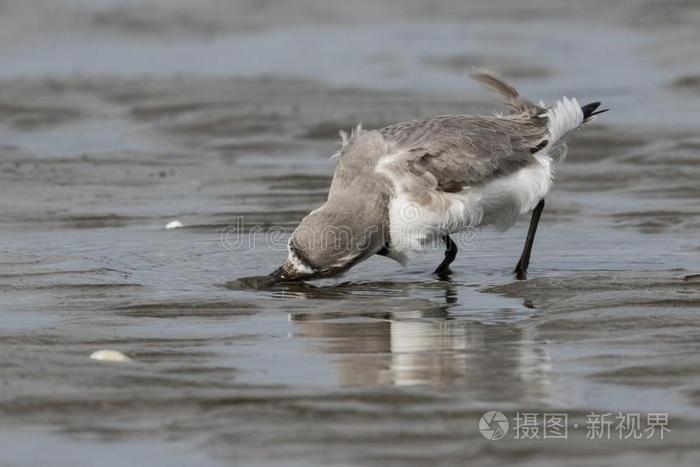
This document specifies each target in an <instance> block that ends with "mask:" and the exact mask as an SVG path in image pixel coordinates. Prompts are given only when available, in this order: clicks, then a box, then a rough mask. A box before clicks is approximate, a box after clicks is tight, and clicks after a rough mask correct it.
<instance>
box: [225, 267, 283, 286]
mask: <svg viewBox="0 0 700 467" xmlns="http://www.w3.org/2000/svg"><path fill="white" fill-rule="evenodd" d="M283 280H285V277H284V271H283V270H282V268H278V269H276V270H274V271H273V272H272V273H270V274H268V275H267V276H253V277H242V278H240V279H236V280H235V281H233V282H229V283H228V284H226V287H228V288H231V289H257V290H261V289H268V288H270V287H272V286H273V285H275V284H277V283H278V282H281V281H283Z"/></svg>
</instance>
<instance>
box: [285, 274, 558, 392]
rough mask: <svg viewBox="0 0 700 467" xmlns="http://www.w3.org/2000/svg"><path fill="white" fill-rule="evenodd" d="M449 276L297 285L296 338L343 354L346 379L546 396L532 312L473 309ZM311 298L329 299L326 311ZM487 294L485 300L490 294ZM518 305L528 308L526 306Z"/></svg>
mask: <svg viewBox="0 0 700 467" xmlns="http://www.w3.org/2000/svg"><path fill="white" fill-rule="evenodd" d="M465 291H466V292H468V293H471V294H473V296H474V297H475V298H477V299H478V297H479V295H480V292H478V290H476V289H475V288H471V289H470V288H469V287H465V286H464V285H459V284H454V283H452V282H449V281H436V282H431V283H397V282H372V283H344V284H340V285H337V286H328V287H319V286H313V285H309V284H304V285H296V286H294V287H290V288H288V289H285V290H284V291H282V292H281V293H282V294H283V295H284V296H286V297H287V298H298V299H302V300H290V301H289V302H288V303H289V311H290V321H291V322H292V323H293V326H294V335H295V337H301V338H304V339H307V340H308V341H309V342H310V345H311V346H312V348H313V349H314V350H318V351H321V352H324V353H327V354H330V355H332V356H333V357H334V361H335V363H336V367H337V372H338V379H339V384H341V385H345V386H405V385H429V386H459V387H465V388H467V389H468V390H469V391H470V392H471V393H472V397H474V398H476V399H482V400H498V399H500V400H510V401H525V400H528V401H533V400H536V401H547V400H549V399H550V386H551V381H550V361H549V357H548V356H547V354H546V351H545V347H544V343H543V342H541V341H540V340H538V339H537V338H536V335H535V332H536V331H534V330H532V329H531V327H530V326H528V325H527V320H526V319H522V320H520V321H515V322H512V321H513V320H511V322H507V321H505V320H501V321H499V320H498V319H494V317H497V316H499V313H500V314H501V315H502V314H503V313H504V312H506V311H509V312H511V313H513V311H512V310H505V311H504V310H494V311H493V312H490V311H489V310H484V309H472V311H471V312H470V311H469V309H468V307H467V306H465V305H463V304H460V299H459V297H458V295H459V293H460V292H465ZM309 300H313V301H315V300H320V301H324V303H323V305H324V307H325V311H312V312H310V311H309V310H310V309H313V310H318V309H319V308H321V307H320V306H318V305H317V304H313V305H311V304H310V303H309ZM482 303H483V301H482ZM515 313H522V314H526V313H528V310H527V309H526V308H523V309H522V310H517V311H515Z"/></svg>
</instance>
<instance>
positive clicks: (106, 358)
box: [90, 349, 132, 363]
mask: <svg viewBox="0 0 700 467" xmlns="http://www.w3.org/2000/svg"><path fill="white" fill-rule="evenodd" d="M90 358H91V359H93V360H98V361H101V362H120V363H126V362H131V361H132V360H131V359H130V358H129V357H127V356H126V355H124V354H123V353H121V352H120V351H118V350H108V349H103V350H98V351H96V352H93V353H91V354H90Z"/></svg>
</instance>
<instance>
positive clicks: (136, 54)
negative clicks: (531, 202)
mask: <svg viewBox="0 0 700 467" xmlns="http://www.w3.org/2000/svg"><path fill="white" fill-rule="evenodd" d="M370 3H371V2H368V3H367V4H360V5H359V6H357V7H355V8H356V9H350V10H348V7H347V6H346V5H343V6H342V8H341V6H339V5H334V4H333V3H328V4H324V5H325V6H318V5H311V4H304V3H302V6H300V7H299V11H295V12H290V11H288V10H287V9H286V7H284V6H283V5H278V4H275V5H273V6H271V7H269V8H267V9H266V8H262V7H259V6H255V5H252V6H251V5H247V4H242V3H241V4H235V5H234V6H231V5H230V4H229V3H228V2H224V3H219V2H217V1H214V0H208V1H207V3H206V5H207V7H206V8H204V7H201V8H197V9H193V8H192V7H191V6H187V3H186V2H170V3H168V2H166V3H161V2H154V1H145V0H144V1H141V2H119V1H104V2H97V3H92V4H87V3H85V2H80V1H77V0H75V1H68V0H66V1H63V2H52V3H45V4H43V7H44V8H45V9H44V10H43V11H44V12H51V15H50V16H51V17H52V18H53V19H52V21H48V20H45V21H47V22H45V24H44V26H45V27H41V28H33V29H32V30H33V31H34V32H33V33H32V34H28V33H27V32H26V31H25V29H26V28H23V27H22V25H24V26H29V25H33V24H34V23H33V22H35V21H40V20H38V19H37V17H36V16H35V15H34V16H33V15H30V14H29V13H32V12H33V10H32V8H33V7H31V6H27V4H26V3H20V2H15V1H4V2H0V13H1V14H2V19H0V21H2V23H1V25H2V26H3V28H1V29H2V31H3V32H2V34H0V45H1V46H2V49H3V52H4V53H3V54H1V55H0V65H2V66H0V70H1V71H0V77H1V78H2V79H3V80H4V81H3V82H2V83H1V84H2V86H0V199H1V200H2V204H0V206H1V211H2V216H1V217H0V251H1V252H2V254H1V255H0V265H1V268H0V291H1V292H2V297H3V304H2V307H1V308H0V310H1V311H0V322H1V323H2V326H0V369H1V372H0V380H1V381H2V391H0V416H1V417H2V420H3V425H2V428H0V464H2V465H18V464H20V465H21V464H22V463H24V464H41V465H63V464H66V465H67V464H70V465H113V464H114V465H116V464H117V462H119V463H123V462H124V461H126V462H130V463H135V464H143V465H193V464H202V465H226V464H231V463H240V464H246V465H249V464H253V463H255V464H261V465H296V464H299V465H309V464H324V465H327V464H334V465H356V464H364V465H367V464H372V465H386V464H396V465H398V464H400V465H404V464H417V465H425V464H426V463H428V462H432V463H436V462H437V463H440V464H445V465H452V464H455V465H457V464H459V465H462V464H464V463H466V462H470V463H474V464H481V465H502V464H506V463H510V462H515V461H519V462H521V463H526V464H532V465H548V464H551V465H559V464H568V461H567V458H568V457H569V456H576V457H578V458H580V461H579V462H580V463H581V464H584V465H610V464H615V465H627V464H629V465H633V464H634V465H647V464H648V465H659V464H667V463H677V464H687V465H697V463H698V459H699V458H700V452H698V450H697V443H696V440H697V438H698V436H699V435H700V380H699V379H698V374H700V359H698V357H697V354H698V350H699V349H698V342H700V340H699V338H700V318H699V317H698V311H700V289H699V288H698V282H697V281H695V280H684V278H685V277H686V276H688V275H691V274H697V273H698V272H700V261H699V260H698V256H699V255H700V243H699V242H698V238H700V237H699V236H698V233H699V231H700V208H699V207H698V206H699V205H698V196H699V195H700V190H699V189H698V184H697V180H698V179H699V178H700V156H699V152H700V137H698V136H697V134H698V132H697V129H698V126H697V125H698V123H697V122H698V119H697V117H698V116H699V115H698V110H697V109H698V103H699V99H698V98H699V97H700V94H698V88H697V86H695V85H694V84H693V83H694V81H693V77H694V76H698V75H700V61H698V60H697V58H698V57H697V51H693V50H689V49H688V48H686V47H684V46H682V45H678V44H679V42H677V41H676V42H674V40H675V39H678V38H679V37H684V38H686V39H688V38H693V37H695V36H694V34H695V35H697V32H696V31H694V30H693V29H692V27H690V26H692V21H691V20H692V18H695V17H696V16H695V15H696V14H697V8H695V6H694V4H692V3H690V2H689V3H687V4H686V3H683V2H674V3H673V4H672V6H670V7H668V8H667V9H665V10H664V9H659V8H658V5H657V3H655V2H637V1H626V2H619V3H617V4H616V5H615V6H614V7H613V6H610V7H609V8H610V10H609V11H608V12H607V14H606V15H602V14H601V12H600V11H599V10H601V8H600V7H596V6H595V4H594V3H591V4H586V5H583V6H581V5H577V6H576V9H577V10H576V11H575V13H576V14H575V15H569V14H568V13H566V12H563V11H561V10H559V9H558V8H557V7H556V5H554V4H550V3H549V2H546V1H541V2H532V5H531V9H530V10H527V11H528V12H529V13H530V14H527V15H524V14H521V15H519V21H518V22H517V24H513V21H512V18H513V14H514V13H513V12H512V11H510V12H509V10H507V9H506V10H502V9H499V7H498V6H496V5H491V3H493V2H484V3H483V4H481V3H480V2H475V3H474V4H473V5H472V6H471V7H469V8H471V10H470V9H469V8H468V7H463V6H461V3H459V2H444V5H441V7H440V8H437V9H434V10H431V9H425V8H423V7H422V6H421V5H420V3H421V2H416V3H414V2H406V3H405V4H402V5H403V7H402V8H400V10H401V13H400V14H398V16H397V17H396V18H395V20H394V21H392V23H391V24H389V25H383V24H382V25H379V24H377V18H378V17H379V18H381V17H382V16H381V15H382V14H385V13H386V12H387V11H390V10H391V9H392V8H396V5H394V4H392V3H391V2H387V3H386V4H380V5H377V6H375V7H372V8H373V9H370V10H371V11H368V10H367V9H368V8H370ZM41 4H42V2H37V3H36V5H37V8H38V5H41ZM392 5H393V7H392ZM312 7H313V8H312ZM606 8H608V7H607V6H606ZM236 9H239V10H236ZM2 10H5V11H4V12H3V11H2ZM217 12H218V13H217ZM234 13H240V14H234ZM46 14H48V13H46ZM346 14H349V15H351V16H352V19H353V21H354V22H355V23H350V24H347V18H346V16H344V15H346ZM601 16H605V18H602V17H601ZM8 18H13V19H14V23H13V22H11V21H9V20H8ZM241 18H243V19H241ZM246 18H247V19H246ZM319 18H321V19H319ZM415 18H421V20H420V21H416V20H415ZM586 21H590V22H588V23H587V22H586ZM320 22H323V23H324V25H323V26H319V23H320ZM591 22H592V23H591ZM341 23H342V24H341ZM591 24H594V25H595V28H594V29H595V34H590V31H591V29H592V28H591ZM650 25H653V27H651V26H650ZM545 26H546V27H545ZM12 28H14V29H12ZM8 31H9V32H8ZM12 31H14V33H15V35H14V36H13V37H14V39H13V40H12V41H10V40H9V39H6V37H9V36H10V35H11V34H10V32H12ZM86 37H87V38H90V39H91V40H90V41H89V42H86V40H85V38H86ZM407 44H408V47H407V46H406V45H407ZM543 48H546V50H547V51H548V53H547V54H542V50H543ZM309 50H311V51H313V53H309ZM684 51H685V52H684ZM591 64H596V65H595V66H593V65H591ZM467 66H488V67H490V68H494V69H497V70H501V71H503V72H504V73H506V74H508V75H509V76H511V77H512V79H513V80H515V81H516V82H517V83H518V84H520V85H521V87H522V89H523V90H524V91H526V92H527V93H528V94H529V95H532V96H533V97H537V98H539V97H542V98H544V99H545V100H547V101H551V100H553V99H555V98H557V97H559V96H560V95H561V94H568V95H577V96H580V97H581V100H602V101H603V102H605V104H606V105H609V106H610V107H612V108H613V111H611V112H610V113H609V114H605V116H603V117H601V118H600V119H599V121H598V122H596V124H595V125H592V126H591V127H589V128H586V129H585V130H583V131H581V132H579V133H577V134H576V135H574V137H573V138H572V141H571V144H570V147H571V149H570V153H569V156H568V158H567V163H566V164H565V165H564V166H563V167H562V168H561V170H560V171H559V174H558V176H557V181H556V184H555V189H554V191H553V193H552V194H551V196H550V198H549V199H548V204H547V208H546V209H545V211H544V216H543V221H542V224H541V227H540V231H539V232H538V238H537V242H536V245H535V251H534V257H533V264H532V266H531V271H530V277H531V278H530V279H529V280H528V281H526V282H514V281H513V277H512V275H511V273H510V271H511V268H512V267H513V265H514V263H515V260H516V259H517V256H518V254H519V251H520V249H521V248H522V243H523V241H524V236H525V231H526V222H527V220H526V219H523V222H522V223H520V224H518V226H516V227H515V228H514V229H512V230H511V231H509V232H507V233H506V234H496V233H494V232H491V231H486V230H485V231H479V232H477V233H476V235H465V236H462V237H461V238H460V248H461V252H460V255H459V257H458V260H457V262H456V263H455V267H454V268H453V269H454V270H455V271H456V274H455V275H454V276H453V279H452V281H449V282H445V281H438V280H436V278H434V277H433V276H431V275H430V274H429V271H431V270H432V269H433V268H434V267H435V265H436V264H437V263H438V262H439V260H440V258H441V256H442V252H439V251H433V252H428V253H426V254H424V255H421V256H419V257H417V258H416V260H415V261H414V262H412V263H411V264H410V266H408V267H407V268H402V267H400V266H399V265H398V264H396V263H394V262H392V261H390V260H388V259H385V258H380V257H377V258H373V259H371V260H369V261H367V262H365V263H363V264H361V265H359V266H358V267H357V268H355V269H353V270H352V271H351V272H350V273H348V274H347V275H346V276H344V277H342V278H340V279H334V280H322V281H317V282H314V283H312V284H290V285H284V286H280V287H276V288H274V289H271V290H266V291H250V290H231V289H230V288H226V287H225V286H224V284H225V283H226V282H228V281H231V280H233V279H236V278H239V277H243V276H254V275H261V274H266V273H268V272H271V271H272V270H273V269H275V268H276V267H278V266H279V264H280V262H281V260H282V258H283V257H284V256H285V252H284V249H285V244H286V238H287V235H288V234H289V233H290V232H291V230H293V228H294V227H295V226H296V224H297V223H298V221H299V220H300V219H301V218H302V217H303V216H304V214H305V213H306V212H308V211H309V210H311V209H313V208H315V207H317V206H318V205H319V203H321V202H322V201H323V200H324V198H325V194H326V191H327V187H328V184H329V182H330V177H331V175H332V170H333V163H332V161H329V160H328V157H329V155H330V154H332V153H333V152H334V151H335V150H336V149H337V141H336V139H337V137H336V135H337V130H338V129H340V128H344V129H349V128H352V127H354V126H355V125H356V123H357V122H358V121H362V122H364V124H365V127H379V126H382V125H384V124H387V123H390V122H393V121H398V120H405V119H410V118H415V117H418V116H428V115H436V114H446V113H460V112H461V113H467V112H486V111H489V110H490V109H491V108H492V107H493V104H492V102H491V101H490V100H489V97H488V96H487V95H485V94H484V93H482V92H481V91H479V90H477V88H476V87H475V86H474V85H473V84H472V83H470V82H468V80H466V79H465V78H464V73H463V71H462V69H463V68H464V67H467ZM261 74H262V75H264V76H262V77H261V76H260V75H261ZM176 219H177V220H180V221H181V222H182V223H183V224H184V228H180V229H173V230H166V229H165V225H166V224H167V223H168V222H170V221H172V220H176ZM99 349H115V350H119V351H121V352H123V353H125V354H127V355H129V356H130V357H131V358H132V359H133V360H134V362H133V363H130V364H111V365H110V364H107V363H104V362H96V361H92V360H89V358H88V356H89V355H90V354H91V353H92V352H94V351H95V350H99ZM488 410H501V411H503V412H504V413H506V414H507V415H508V416H509V417H511V421H512V417H513V416H514V415H515V414H516V412H526V411H530V412H538V413H541V414H542V413H545V412H565V413H567V414H568V425H569V439H568V440H535V441H525V440H517V439H513V433H512V432H511V433H510V434H509V435H508V438H507V439H504V440H499V441H489V440H486V439H485V438H483V437H482V436H481V434H480V433H479V430H478V426H477V424H478V421H479V418H480V417H481V415H482V414H483V413H484V412H486V411H488ZM591 411H593V412H598V413H600V412H611V413H614V414H616V413H618V412H626V413H635V412H640V413H642V414H646V413H649V412H652V413H653V412H663V413H668V414H669V419H670V424H669V426H670V428H671V432H670V433H667V436H666V437H665V439H664V440H660V439H650V440H646V439H643V440H617V439H613V440H602V441H601V440H597V441H596V440H588V439H586V438H585V435H586V430H585V426H586V416H587V415H588V414H589V413H590V412H591ZM37 445H41V446H45V447H46V449H50V450H51V451H52V453H54V454H53V455H52V456H50V457H47V456H45V455H44V454H42V453H40V452H38V451H37V450H35V449H32V446H37ZM81 463H82V464H81Z"/></svg>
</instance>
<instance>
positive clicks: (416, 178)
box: [255, 70, 607, 287]
mask: <svg viewBox="0 0 700 467" xmlns="http://www.w3.org/2000/svg"><path fill="white" fill-rule="evenodd" d="M472 77H473V78H474V79H475V80H477V81H479V82H481V83H483V84H485V85H486V86H488V87H490V88H491V89H492V90H494V91H496V92H497V93H499V94H501V95H502V96H503V97H505V99H506V101H507V103H508V104H509V105H510V107H511V112H510V113H509V114H507V115H493V116H480V115H479V116H475V115H445V116H439V117H434V118H428V119H424V120H415V121H409V122H403V123H397V124H394V125H390V126H387V127H385V128H382V129H380V130H363V129H362V128H361V126H358V127H357V128H356V129H355V130H354V131H353V132H352V133H351V134H350V135H348V134H345V133H343V132H341V138H342V147H341V150H340V151H339V153H338V154H337V155H336V156H337V157H336V160H337V165H336V169H335V175H334V177H333V181H332V183H331V187H330V190H329V193H328V200H327V201H326V202H325V203H324V204H323V206H321V207H320V208H318V209H316V210H314V211H312V212H311V213H309V214H308V215H307V216H306V217H305V218H304V219H303V220H302V221H301V224H300V225H299V227H297V229H296V230H295V231H294V233H293V235H292V236H291V238H290V239H289V243H288V257H287V258H286V260H285V261H284V263H283V264H282V266H281V267H280V268H279V269H277V270H276V271H274V272H273V273H272V274H270V275H268V276H262V277H260V278H257V280H256V283H255V286H257V287H269V286H270V285H273V284H275V283H277V282H286V281H299V280H307V279H314V278H320V277H330V276H334V275H338V274H341V273H343V272H345V271H347V270H348V269H349V268H351V267H352V266H354V265H356V264H358V263H359V262H361V261H364V260H365V259H367V258H369V257H370V256H372V255H375V254H376V255H383V256H387V257H389V258H392V259H395V260H397V261H399V262H401V263H405V262H406V260H407V259H408V257H409V255H410V254H411V253H412V252H413V251H416V250H421V249H425V248H426V246H427V245H430V244H432V243H434V242H436V241H439V242H442V243H444V245H445V257H444V259H443V260H442V262H441V263H440V265H439V266H438V267H437V269H436V270H435V271H434V273H435V274H437V275H438V276H440V277H443V278H444V277H446V276H448V275H449V274H450V273H451V271H450V264H451V263H452V262H453V261H454V259H455V257H456V256H457V245H456V244H455V243H454V241H453V240H452V239H451V238H450V235H452V234H454V233H456V232H460V231H462V230H465V229H468V228H474V227H477V226H493V227H495V228H496V229H499V230H506V229H508V228H510V227H511V226H512V225H513V224H514V223H515V222H516V220H517V218H518V216H519V215H521V214H525V213H530V212H531V213H532V215H531V220H530V226H529V229H528V232H527V237H526V240H525V246H524V248H523V251H522V254H521V256H520V259H519V260H518V262H517V264H516V266H515V270H514V273H515V275H516V277H517V278H518V279H525V278H526V276H527V268H528V265H529V262H530V253H531V251H532V244H533V241H534V238H535V232H536V231H537V225H538V223H539V220H540V216H541V214H542V210H543V209H544V197H545V195H546V194H547V192H548V191H549V189H550V187H551V186H552V177H553V164H554V162H555V161H558V160H561V159H562V158H563V156H564V155H565V153H566V144H565V142H564V139H565V137H566V136H567V135H568V134H569V133H570V132H571V131H573V130H575V129H576V128H579V127H580V126H581V125H583V124H585V123H587V122H590V121H591V120H593V119H594V117H595V116H596V115H598V114H600V113H602V112H605V110H597V109H598V107H599V106H600V102H593V103H591V104H587V105H584V106H580V105H579V104H578V102H577V101H576V99H568V98H566V97H564V98H562V99H561V100H559V101H558V102H557V103H556V104H554V105H553V106H551V107H545V106H544V105H543V104H540V105H537V104H534V103H532V102H530V101H529V100H527V99H525V98H524V97H522V96H521V95H520V94H519V93H518V92H517V91H516V90H515V88H513V87H512V86H511V85H510V84H508V83H507V82H505V81H504V80H503V79H502V78H501V77H499V76H497V75H496V74H494V73H492V72H489V71H483V70H481V71H476V72H474V73H472ZM606 110H607V109H606Z"/></svg>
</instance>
